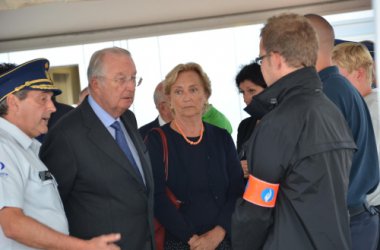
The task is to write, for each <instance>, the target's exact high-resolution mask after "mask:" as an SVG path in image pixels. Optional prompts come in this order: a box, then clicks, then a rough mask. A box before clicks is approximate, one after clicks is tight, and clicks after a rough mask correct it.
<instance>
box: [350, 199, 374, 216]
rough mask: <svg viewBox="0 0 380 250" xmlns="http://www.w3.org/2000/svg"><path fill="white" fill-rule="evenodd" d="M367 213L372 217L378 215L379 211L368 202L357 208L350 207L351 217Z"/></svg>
mask: <svg viewBox="0 0 380 250" xmlns="http://www.w3.org/2000/svg"><path fill="white" fill-rule="evenodd" d="M365 211H368V212H369V213H370V214H372V215H375V214H377V211H376V210H375V208H374V207H372V206H370V205H369V204H368V203H367V202H365V203H363V204H361V205H359V206H356V207H348V212H349V213H350V217H353V216H356V215H359V214H361V213H364V212H365Z"/></svg>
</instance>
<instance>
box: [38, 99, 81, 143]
mask: <svg viewBox="0 0 380 250" xmlns="http://www.w3.org/2000/svg"><path fill="white" fill-rule="evenodd" d="M52 100H53V103H54V106H55V108H56V111H55V112H54V113H53V114H51V116H50V119H49V122H48V129H51V128H52V127H53V125H54V124H56V123H57V121H58V120H59V119H60V118H61V117H62V116H64V115H65V114H66V113H68V112H69V111H71V110H73V109H74V107H72V106H70V105H67V104H64V103H60V102H57V100H56V99H55V98H54V97H53V98H52ZM45 135H46V134H40V135H39V136H37V137H36V139H37V140H38V141H39V142H41V143H42V142H43V141H44V138H45Z"/></svg>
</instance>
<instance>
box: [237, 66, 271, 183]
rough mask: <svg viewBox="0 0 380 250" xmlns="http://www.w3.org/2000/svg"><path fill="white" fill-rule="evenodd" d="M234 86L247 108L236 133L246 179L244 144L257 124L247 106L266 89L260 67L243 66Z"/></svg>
mask: <svg viewBox="0 0 380 250" xmlns="http://www.w3.org/2000/svg"><path fill="white" fill-rule="evenodd" d="M235 81H236V86H237V88H238V89H239V92H240V93H241V94H242V95H243V99H244V102H245V104H246V105H247V107H246V108H245V109H244V110H245V111H246V112H247V113H248V114H249V115H250V117H248V118H245V119H244V120H242V121H241V122H240V124H239V127H238V133H237V141H236V144H237V151H238V155H239V158H240V162H241V165H242V168H243V172H244V177H245V178H247V177H248V175H249V173H248V166H247V157H246V150H247V149H246V147H247V145H246V142H247V141H248V139H249V138H250V137H251V135H252V133H253V130H254V128H255V126H256V124H257V122H258V119H257V117H256V116H255V113H254V110H251V109H250V107H249V104H250V103H251V101H252V98H253V97H254V96H255V95H257V94H259V93H261V92H262V91H263V90H264V89H265V88H266V87H267V85H266V83H265V80H264V78H263V75H262V73H261V68H260V65H258V64H257V63H251V64H248V65H246V66H244V67H243V68H242V69H241V70H240V71H239V73H238V74H237V75H236V79H235Z"/></svg>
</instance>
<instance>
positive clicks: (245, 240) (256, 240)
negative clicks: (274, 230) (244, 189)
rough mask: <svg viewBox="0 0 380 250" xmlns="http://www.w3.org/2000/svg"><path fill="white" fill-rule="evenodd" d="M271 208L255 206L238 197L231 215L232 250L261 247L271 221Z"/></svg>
mask: <svg viewBox="0 0 380 250" xmlns="http://www.w3.org/2000/svg"><path fill="white" fill-rule="evenodd" d="M272 213H273V211H272V209H270V208H263V207H259V206H256V205H254V204H252V203H249V202H247V201H245V200H244V199H242V198H239V199H238V201H237V202H236V208H235V212H234V214H233V215H232V223H231V224H232V237H231V238H232V246H233V249H234V250H243V249H244V250H255V249H261V248H262V246H263V244H264V242H265V239H266V237H267V234H268V230H269V228H270V227H271V225H272V223H273V217H272Z"/></svg>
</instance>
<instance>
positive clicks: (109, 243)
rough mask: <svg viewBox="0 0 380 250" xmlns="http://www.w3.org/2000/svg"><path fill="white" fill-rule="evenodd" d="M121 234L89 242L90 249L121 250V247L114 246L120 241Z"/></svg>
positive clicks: (96, 238)
mask: <svg viewBox="0 0 380 250" xmlns="http://www.w3.org/2000/svg"><path fill="white" fill-rule="evenodd" d="M120 237H121V236H120V234H106V235H101V236H98V237H95V238H92V239H91V240H89V241H88V243H89V246H88V249H91V250H120V247H118V246H117V245H115V244H114V242H116V241H118V240H120Z"/></svg>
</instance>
